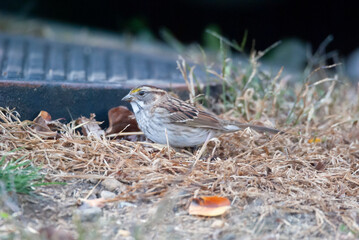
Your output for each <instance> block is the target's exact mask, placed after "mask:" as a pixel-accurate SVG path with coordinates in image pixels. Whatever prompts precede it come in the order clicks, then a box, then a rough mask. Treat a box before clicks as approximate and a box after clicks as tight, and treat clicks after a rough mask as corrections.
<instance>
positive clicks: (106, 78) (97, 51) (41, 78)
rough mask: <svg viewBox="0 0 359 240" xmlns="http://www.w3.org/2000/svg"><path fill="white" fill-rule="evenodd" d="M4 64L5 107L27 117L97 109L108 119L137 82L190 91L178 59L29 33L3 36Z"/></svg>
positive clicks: (1, 102) (0, 99)
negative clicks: (60, 40) (65, 41)
mask: <svg viewBox="0 0 359 240" xmlns="http://www.w3.org/2000/svg"><path fill="white" fill-rule="evenodd" d="M0 66H1V67H0V72H1V76H0V106H2V107H10V108H16V110H17V111H18V112H19V113H20V115H21V118H22V119H33V118H34V117H35V116H36V115H37V114H38V112H39V111H41V110H46V111H48V112H49V113H50V114H51V115H52V116H53V118H64V117H65V118H66V119H67V120H71V118H77V117H79V116H81V115H83V116H89V114H90V113H95V114H96V115H97V119H98V120H100V121H104V120H106V119H107V111H108V110H109V109H110V108H112V107H115V106H118V105H121V104H125V103H123V102H121V98H122V97H123V96H124V95H125V94H127V93H128V91H129V89H131V88H132V87H134V86H137V85H141V84H150V85H155V86H158V87H163V88H177V89H182V90H184V89H185V84H184V80H183V78H182V76H181V75H180V72H179V71H178V70H177V69H176V68H177V66H176V61H175V59H173V60H168V59H165V58H161V57H159V56H149V55H141V54H138V53H132V52H130V51H122V50H118V49H106V48H100V47H92V46H80V45H74V44H64V43H58V42H52V41H47V40H43V39H37V38H30V37H23V36H11V35H3V34H0ZM201 74H203V73H202V72H201V71H198V70H197V76H200V75H201Z"/></svg>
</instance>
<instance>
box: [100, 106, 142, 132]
mask: <svg viewBox="0 0 359 240" xmlns="http://www.w3.org/2000/svg"><path fill="white" fill-rule="evenodd" d="M108 121H109V127H108V129H107V130H106V134H107V135H109V134H114V133H119V132H121V131H123V130H124V129H125V128H126V127H127V128H126V129H125V130H124V132H138V131H140V129H139V128H138V125H137V122H136V118H135V115H134V114H133V113H132V112H131V111H130V110H128V108H127V107H123V106H119V107H114V108H111V109H110V111H108Z"/></svg>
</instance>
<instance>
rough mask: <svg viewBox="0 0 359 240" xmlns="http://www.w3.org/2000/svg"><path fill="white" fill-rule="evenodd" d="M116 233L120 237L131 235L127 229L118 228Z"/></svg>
mask: <svg viewBox="0 0 359 240" xmlns="http://www.w3.org/2000/svg"><path fill="white" fill-rule="evenodd" d="M117 235H119V236H122V237H129V236H130V235H131V233H130V232H129V231H127V230H122V229H120V230H118V232H117Z"/></svg>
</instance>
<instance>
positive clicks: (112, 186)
mask: <svg viewBox="0 0 359 240" xmlns="http://www.w3.org/2000/svg"><path fill="white" fill-rule="evenodd" d="M102 186H104V187H105V188H106V189H107V190H108V191H111V192H113V191H115V190H116V189H118V188H121V186H122V183H121V182H120V181H117V180H116V179H114V178H107V179H105V180H104V181H103V182H102Z"/></svg>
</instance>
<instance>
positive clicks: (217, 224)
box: [211, 219, 224, 228]
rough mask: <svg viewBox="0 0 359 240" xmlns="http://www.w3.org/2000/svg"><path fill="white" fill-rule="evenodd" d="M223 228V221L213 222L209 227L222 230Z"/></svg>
mask: <svg viewBox="0 0 359 240" xmlns="http://www.w3.org/2000/svg"><path fill="white" fill-rule="evenodd" d="M223 226H224V221H223V220H218V219H217V220H215V221H214V222H213V223H212V224H211V227H212V228H222V227H223Z"/></svg>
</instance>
